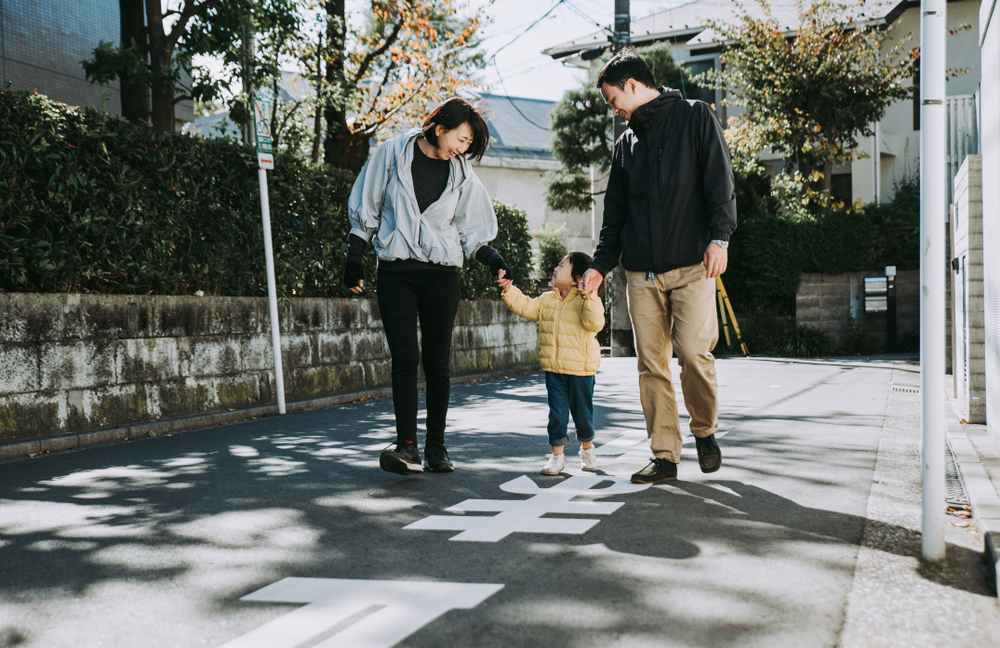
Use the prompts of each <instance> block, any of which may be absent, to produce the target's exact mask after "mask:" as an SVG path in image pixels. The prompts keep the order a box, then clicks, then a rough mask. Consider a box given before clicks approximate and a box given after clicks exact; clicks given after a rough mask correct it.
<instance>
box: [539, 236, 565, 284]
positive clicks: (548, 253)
mask: <svg viewBox="0 0 1000 648" xmlns="http://www.w3.org/2000/svg"><path fill="white" fill-rule="evenodd" d="M567 254H569V239H568V234H567V232H566V225H565V224H560V225H558V226H555V227H553V226H550V224H548V223H546V227H544V228H542V230H541V231H540V232H539V233H538V263H537V266H538V274H537V277H538V280H539V281H541V280H543V279H547V278H548V277H549V275H551V274H552V271H553V270H555V268H556V266H557V265H559V262H560V261H562V259H563V257H564V256H566V255H567Z"/></svg>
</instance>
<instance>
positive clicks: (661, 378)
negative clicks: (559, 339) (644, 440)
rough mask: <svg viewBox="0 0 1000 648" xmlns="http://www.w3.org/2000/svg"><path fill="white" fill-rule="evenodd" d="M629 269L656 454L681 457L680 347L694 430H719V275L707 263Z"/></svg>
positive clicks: (643, 392)
mask: <svg viewBox="0 0 1000 648" xmlns="http://www.w3.org/2000/svg"><path fill="white" fill-rule="evenodd" d="M626 272H627V278H628V312H629V315H630V316H631V318H632V330H633V331H634V332H635V349H636V355H637V356H638V357H639V397H640V399H641V401H642V411H643V413H644V414H645V416H646V433H647V434H648V435H649V439H650V442H649V446H650V449H651V450H652V451H653V455H654V456H656V457H659V458H662V459H669V460H670V461H672V462H674V463H680V458H681V426H680V419H679V418H678V416H677V396H676V394H675V393H674V383H673V381H672V379H671V375H670V358H671V356H672V355H673V352H674V351H676V352H677V360H678V363H679V364H680V367H681V389H682V390H683V392H684V404H685V405H686V407H687V411H688V414H689V415H690V416H691V433H692V434H694V435H695V436H696V437H706V436H708V435H710V434H714V433H715V429H716V427H718V425H719V421H718V411H719V406H718V400H717V386H716V380H715V357H714V356H713V355H712V349H714V348H715V343H716V342H717V341H718V339H719V323H718V320H717V319H716V317H717V316H716V311H715V300H716V297H715V279H706V278H705V266H703V265H702V264H700V263H699V264H698V265H693V266H688V267H686V268H678V269H676V270H671V271H670V272H663V273H660V274H656V275H653V276H652V277H649V276H648V275H647V274H646V273H645V272H628V271H626Z"/></svg>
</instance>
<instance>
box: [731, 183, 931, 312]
mask: <svg viewBox="0 0 1000 648" xmlns="http://www.w3.org/2000/svg"><path fill="white" fill-rule="evenodd" d="M919 223H920V209H919V190H918V188H917V187H916V186H915V185H914V184H913V183H903V184H901V185H899V186H898V187H897V192H896V197H895V198H894V199H893V200H892V202H888V203H881V204H873V205H869V206H867V207H866V208H865V210H864V212H863V213H857V212H855V213H846V212H842V211H841V212H831V213H826V214H820V215H818V216H817V217H816V218H815V220H804V221H792V220H788V219H786V218H783V217H781V216H775V215H768V214H755V215H751V216H749V217H746V218H743V219H741V220H740V223H739V226H738V227H737V229H736V232H735V233H734V234H733V237H732V241H731V242H730V247H729V268H728V269H727V270H726V274H725V275H724V276H723V281H724V282H725V285H726V290H727V292H728V293H729V297H730V300H731V301H732V304H733V308H734V309H735V310H736V311H737V314H739V312H741V311H742V312H746V311H749V310H769V311H772V312H775V313H777V314H793V313H794V312H795V293H796V291H797V290H798V287H799V278H800V276H801V274H802V273H803V272H823V273H830V274H840V273H843V272H855V271H865V270H883V269H884V268H885V266H888V265H895V266H896V268H897V269H898V270H911V269H915V268H918V267H919V261H920V249H919V240H918V239H919V232H918V225H919Z"/></svg>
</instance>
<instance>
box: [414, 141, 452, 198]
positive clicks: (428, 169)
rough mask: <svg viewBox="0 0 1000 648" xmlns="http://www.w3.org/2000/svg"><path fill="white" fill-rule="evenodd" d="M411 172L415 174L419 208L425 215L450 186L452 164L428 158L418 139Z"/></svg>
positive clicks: (415, 189) (415, 144)
mask: <svg viewBox="0 0 1000 648" xmlns="http://www.w3.org/2000/svg"><path fill="white" fill-rule="evenodd" d="M410 172H411V173H412V174H413V193H415V194H416V196H417V206H418V207H419V208H420V213H423V212H424V211H426V210H427V208H428V207H430V206H431V205H433V204H434V203H435V202H437V199H438V198H440V197H441V194H443V193H444V190H445V187H447V186H448V174H449V173H450V172H451V163H450V162H449V161H448V160H435V159H434V158H429V157H427V155H426V154H425V153H424V152H423V151H422V150H421V149H420V140H419V139H418V140H415V141H414V142H413V165H412V166H411V167H410Z"/></svg>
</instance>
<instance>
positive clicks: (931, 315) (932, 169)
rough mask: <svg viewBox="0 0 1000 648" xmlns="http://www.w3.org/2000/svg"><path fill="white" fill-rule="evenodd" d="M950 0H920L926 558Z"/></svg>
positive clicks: (937, 442)
mask: <svg viewBox="0 0 1000 648" xmlns="http://www.w3.org/2000/svg"><path fill="white" fill-rule="evenodd" d="M946 11H947V7H946V0H921V2H920V58H921V59H922V60H921V61H920V398H921V400H922V401H923V403H922V407H921V420H920V427H921V432H922V437H923V443H922V445H921V448H920V463H921V469H922V472H921V475H922V480H921V481H922V490H923V519H922V524H921V542H922V545H923V557H924V560H943V559H944V557H945V542H944V525H945V519H944V516H945V492H944V450H945V446H944V444H945V439H944V425H945V421H944V368H945V362H944V347H945V337H944V319H945V317H944V310H945V284H944V272H943V268H942V267H941V263H942V262H943V261H944V239H945V210H946V208H947V206H946V204H945V196H946V193H947V192H946V186H945V182H946V181H947V178H946V175H945V166H944V165H945V160H946V159H947V158H946V157H945V112H944V98H945V30H946V29H947V21H946Z"/></svg>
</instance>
